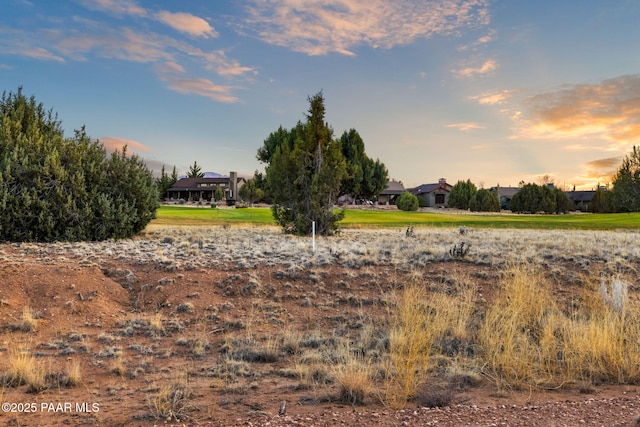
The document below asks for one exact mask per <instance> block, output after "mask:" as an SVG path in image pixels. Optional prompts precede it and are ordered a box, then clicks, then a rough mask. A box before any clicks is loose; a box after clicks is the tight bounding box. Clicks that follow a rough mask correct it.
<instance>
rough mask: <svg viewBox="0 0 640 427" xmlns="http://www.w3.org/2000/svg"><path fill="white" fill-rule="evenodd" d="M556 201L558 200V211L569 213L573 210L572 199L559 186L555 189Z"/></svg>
mask: <svg viewBox="0 0 640 427" xmlns="http://www.w3.org/2000/svg"><path fill="white" fill-rule="evenodd" d="M553 193H554V197H555V201H556V213H567V212H569V211H570V210H571V206H572V205H573V203H571V199H569V196H567V193H565V192H564V191H562V190H560V189H559V188H554V189H553Z"/></svg>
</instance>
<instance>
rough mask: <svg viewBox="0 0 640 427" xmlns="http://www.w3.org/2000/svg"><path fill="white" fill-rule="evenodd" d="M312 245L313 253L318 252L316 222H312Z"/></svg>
mask: <svg viewBox="0 0 640 427" xmlns="http://www.w3.org/2000/svg"><path fill="white" fill-rule="evenodd" d="M311 246H312V248H313V253H314V254H315V253H316V222H315V221H312V222H311Z"/></svg>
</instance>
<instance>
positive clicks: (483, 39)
mask: <svg viewBox="0 0 640 427" xmlns="http://www.w3.org/2000/svg"><path fill="white" fill-rule="evenodd" d="M495 34H496V32H495V30H489V32H488V33H487V34H486V35H484V36H482V37H480V38H478V39H477V40H475V41H474V42H473V43H471V44H467V45H461V46H458V51H460V52H464V51H467V50H477V48H478V47H480V46H483V45H486V44H487V43H490V42H491V41H492V40H493V39H494V37H495Z"/></svg>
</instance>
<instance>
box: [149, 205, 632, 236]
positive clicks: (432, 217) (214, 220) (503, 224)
mask: <svg viewBox="0 0 640 427" xmlns="http://www.w3.org/2000/svg"><path fill="white" fill-rule="evenodd" d="M152 224H158V225H222V224H253V225H274V222H273V218H272V216H271V210H270V209H268V208H246V209H212V208H209V207H202V208H191V207H181V206H163V207H161V208H160V209H158V218H157V219H155V220H153V221H152ZM341 224H342V226H343V227H345V228H360V227H365V228H366V227H406V226H408V225H414V226H416V227H421V226H424V227H458V226H461V225H464V226H467V227H476V228H531V229H574V230H616V229H627V230H629V229H640V213H630V214H569V215H474V214H451V213H446V212H442V213H440V212H438V213H432V212H402V211H397V210H392V211H386V210H384V211H383V210H380V211H375V210H361V209H352V210H347V211H346V215H345V219H344V221H342V223H341Z"/></svg>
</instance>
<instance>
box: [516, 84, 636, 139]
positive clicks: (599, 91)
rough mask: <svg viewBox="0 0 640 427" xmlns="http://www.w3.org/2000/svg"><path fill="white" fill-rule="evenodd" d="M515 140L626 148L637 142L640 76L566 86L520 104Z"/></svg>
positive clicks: (532, 97)
mask: <svg viewBox="0 0 640 427" xmlns="http://www.w3.org/2000/svg"><path fill="white" fill-rule="evenodd" d="M523 107H524V108H523V114H522V115H521V116H520V117H519V118H518V120H517V121H516V124H517V128H516V132H517V135H516V136H517V137H526V138H537V139H589V140H593V139H594V138H597V139H600V140H606V141H609V143H610V144H611V148H615V149H626V148H628V146H629V145H630V144H633V143H637V142H638V141H640V75H629V76H621V77H617V78H613V79H609V80H604V81H602V82H600V83H596V84H580V85H570V86H566V87H564V88H561V89H559V90H557V91H554V92H546V93H541V94H538V95H535V96H531V97H529V98H527V99H526V100H525V101H524V102H523Z"/></svg>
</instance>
